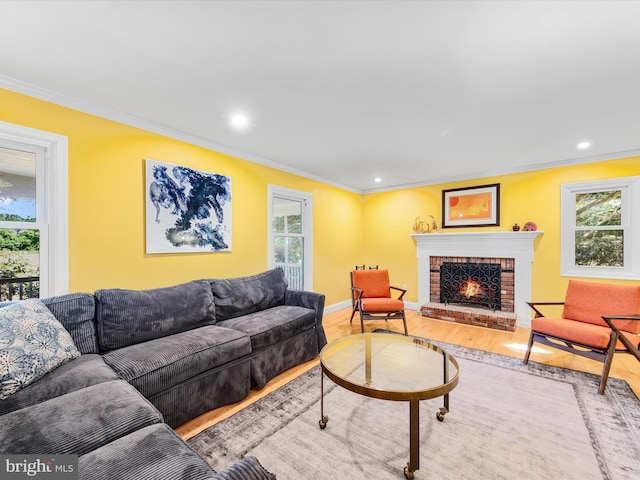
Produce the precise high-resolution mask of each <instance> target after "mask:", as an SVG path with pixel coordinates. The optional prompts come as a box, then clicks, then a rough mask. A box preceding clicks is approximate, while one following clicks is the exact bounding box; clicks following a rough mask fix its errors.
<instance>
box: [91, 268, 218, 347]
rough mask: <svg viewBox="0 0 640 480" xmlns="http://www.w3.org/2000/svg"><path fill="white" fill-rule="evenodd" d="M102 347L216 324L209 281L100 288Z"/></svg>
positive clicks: (144, 340)
mask: <svg viewBox="0 0 640 480" xmlns="http://www.w3.org/2000/svg"><path fill="white" fill-rule="evenodd" d="M95 296H96V302H97V313H96V320H97V324H98V338H99V342H100V348H102V349H103V350H114V349H116V348H122V347H126V346H129V345H134V344H137V343H141V342H146V341H148V340H153V339H155V338H160V337H166V336H167V335H172V334H174V333H179V332H184V331H186V330H191V329H193V328H196V327H200V326H202V325H207V324H212V323H215V321H216V317H215V305H214V303H213V294H212V293H211V287H210V285H209V282H208V281H207V280H197V281H193V282H188V283H183V284H180V285H175V286H173V287H166V288H156V289H152V290H122V289H118V288H114V289H108V290H98V291H97V292H96V294H95Z"/></svg>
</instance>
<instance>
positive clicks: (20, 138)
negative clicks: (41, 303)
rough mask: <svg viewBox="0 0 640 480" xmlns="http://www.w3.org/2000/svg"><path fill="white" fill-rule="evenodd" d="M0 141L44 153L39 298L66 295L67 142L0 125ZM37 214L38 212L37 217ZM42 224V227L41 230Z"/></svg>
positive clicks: (47, 134) (63, 138)
mask: <svg viewBox="0 0 640 480" xmlns="http://www.w3.org/2000/svg"><path fill="white" fill-rule="evenodd" d="M0 139H2V140H5V141H7V142H13V143H21V144H25V145H29V146H32V147H36V148H39V149H42V150H43V151H44V179H45V184H44V188H45V210H44V215H45V219H44V222H40V220H38V224H39V225H41V230H40V248H41V251H42V250H43V249H46V251H47V256H48V259H47V265H46V266H45V265H43V264H42V263H41V265H40V276H41V278H40V279H41V285H40V289H41V292H40V293H41V296H43V297H44V296H53V295H62V294H65V293H68V292H69V218H68V139H67V137H66V136H64V135H59V134H56V133H51V132H46V131H44V130H37V129H35V128H30V127H25V126H22V125H16V124H13V123H8V122H3V121H0ZM40 212H41V210H39V211H38V213H40ZM43 223H44V226H42V225H43Z"/></svg>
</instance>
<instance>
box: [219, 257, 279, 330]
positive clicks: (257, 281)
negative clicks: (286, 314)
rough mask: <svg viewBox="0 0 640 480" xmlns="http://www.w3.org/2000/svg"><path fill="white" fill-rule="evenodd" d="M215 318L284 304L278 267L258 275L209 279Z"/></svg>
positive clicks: (244, 313) (225, 317) (226, 318)
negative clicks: (214, 306)
mask: <svg viewBox="0 0 640 480" xmlns="http://www.w3.org/2000/svg"><path fill="white" fill-rule="evenodd" d="M209 282H210V283H211V291H212V292H213V297H214V301H215V304H216V318H217V319H218V321H222V320H228V319H230V318H235V317H239V316H241V315H247V314H249V313H254V312H258V311H260V310H266V309H267V308H272V307H277V306H278V305H284V293H285V291H286V290H287V281H286V279H285V278H284V271H283V270H282V269H280V268H275V269H273V270H268V271H266V272H263V273H259V274H257V275H252V276H248V277H238V278H227V279H221V280H218V279H211V280H209Z"/></svg>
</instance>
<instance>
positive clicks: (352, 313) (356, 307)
mask: <svg viewBox="0 0 640 480" xmlns="http://www.w3.org/2000/svg"><path fill="white" fill-rule="evenodd" d="M357 309H358V304H357V303H354V304H353V309H352V310H351V318H350V319H349V323H353V316H354V315H355V314H356V310H357Z"/></svg>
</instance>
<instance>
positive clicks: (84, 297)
mask: <svg viewBox="0 0 640 480" xmlns="http://www.w3.org/2000/svg"><path fill="white" fill-rule="evenodd" d="M41 300H42V303H44V304H45V306H46V307H47V308H48V309H49V310H50V311H51V313H53V316H54V317H56V318H57V319H58V321H59V322H60V323H61V324H62V325H63V326H64V328H66V329H67V331H68V332H69V334H70V335H71V338H73V343H75V345H76V347H77V348H78V350H80V353H98V351H99V349H98V334H97V332H96V322H95V316H96V302H95V298H94V296H93V295H92V294H90V293H70V294H68V295H58V296H56V297H47V298H42V299H41Z"/></svg>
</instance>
